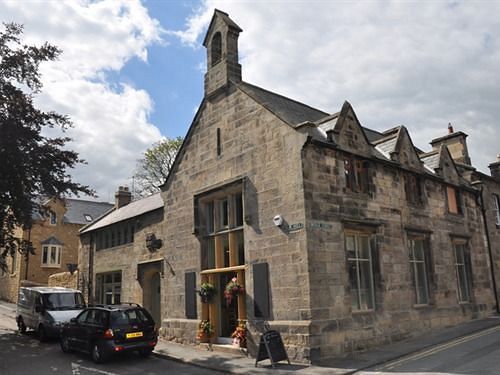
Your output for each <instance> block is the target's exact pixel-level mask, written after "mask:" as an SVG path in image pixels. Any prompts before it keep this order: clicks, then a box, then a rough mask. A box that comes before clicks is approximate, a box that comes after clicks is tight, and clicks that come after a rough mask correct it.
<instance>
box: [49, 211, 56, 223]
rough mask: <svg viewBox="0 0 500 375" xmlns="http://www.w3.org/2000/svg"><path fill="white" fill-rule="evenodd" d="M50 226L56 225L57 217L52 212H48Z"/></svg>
mask: <svg viewBox="0 0 500 375" xmlns="http://www.w3.org/2000/svg"><path fill="white" fill-rule="evenodd" d="M49 218H50V225H57V215H56V213H55V212H54V211H50V212H49Z"/></svg>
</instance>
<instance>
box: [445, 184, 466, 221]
mask: <svg viewBox="0 0 500 375" xmlns="http://www.w3.org/2000/svg"><path fill="white" fill-rule="evenodd" d="M446 198H447V203H448V212H449V213H451V214H459V215H461V214H462V202H461V197H460V191H459V190H458V189H457V188H456V187H453V186H447V187H446Z"/></svg>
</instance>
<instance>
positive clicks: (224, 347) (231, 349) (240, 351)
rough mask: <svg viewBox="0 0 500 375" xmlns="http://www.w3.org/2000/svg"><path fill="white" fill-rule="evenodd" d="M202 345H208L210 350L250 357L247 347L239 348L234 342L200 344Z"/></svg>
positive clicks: (207, 347)
mask: <svg viewBox="0 0 500 375" xmlns="http://www.w3.org/2000/svg"><path fill="white" fill-rule="evenodd" d="M200 346H201V347H206V349H207V350H209V351H214V352H222V353H229V354H234V355H237V356H242V357H248V351H247V349H246V348H238V347H237V346H234V345H232V344H208V343H206V344H205V343H204V344H200Z"/></svg>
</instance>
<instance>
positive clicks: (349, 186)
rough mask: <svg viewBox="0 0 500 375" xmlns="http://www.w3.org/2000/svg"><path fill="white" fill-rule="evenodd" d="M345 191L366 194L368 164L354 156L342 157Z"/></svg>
mask: <svg viewBox="0 0 500 375" xmlns="http://www.w3.org/2000/svg"><path fill="white" fill-rule="evenodd" d="M344 176H345V183H346V190H347V191H351V192H355V193H368V162H367V161H364V160H361V159H358V158H356V157H354V156H345V157H344Z"/></svg>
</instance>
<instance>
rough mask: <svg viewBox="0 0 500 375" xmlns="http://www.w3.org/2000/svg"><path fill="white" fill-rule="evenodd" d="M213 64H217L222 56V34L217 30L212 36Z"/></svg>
mask: <svg viewBox="0 0 500 375" xmlns="http://www.w3.org/2000/svg"><path fill="white" fill-rule="evenodd" d="M211 52H212V66H214V65H215V64H217V63H218V62H219V61H220V60H221V58H222V36H221V34H220V32H216V33H215V35H214V36H213V38H212V50H211Z"/></svg>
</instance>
